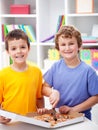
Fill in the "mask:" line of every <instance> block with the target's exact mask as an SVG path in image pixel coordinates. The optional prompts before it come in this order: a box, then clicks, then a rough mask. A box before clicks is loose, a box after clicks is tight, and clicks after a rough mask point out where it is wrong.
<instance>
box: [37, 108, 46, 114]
mask: <svg viewBox="0 0 98 130" xmlns="http://www.w3.org/2000/svg"><path fill="white" fill-rule="evenodd" d="M47 111H48V109H46V108H38V109H37V112H38V114H45V113H47Z"/></svg>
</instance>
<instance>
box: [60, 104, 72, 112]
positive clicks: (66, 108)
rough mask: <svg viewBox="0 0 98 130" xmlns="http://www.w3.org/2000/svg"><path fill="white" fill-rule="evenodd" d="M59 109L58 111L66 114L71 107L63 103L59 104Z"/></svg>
mask: <svg viewBox="0 0 98 130" xmlns="http://www.w3.org/2000/svg"><path fill="white" fill-rule="evenodd" d="M59 111H60V113H65V114H66V113H68V112H70V111H71V107H68V106H66V105H64V106H61V107H60V108H59Z"/></svg>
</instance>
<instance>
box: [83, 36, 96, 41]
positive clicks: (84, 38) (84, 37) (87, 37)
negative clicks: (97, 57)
mask: <svg viewBox="0 0 98 130" xmlns="http://www.w3.org/2000/svg"><path fill="white" fill-rule="evenodd" d="M82 41H83V43H97V42H98V38H97V37H96V36H82Z"/></svg>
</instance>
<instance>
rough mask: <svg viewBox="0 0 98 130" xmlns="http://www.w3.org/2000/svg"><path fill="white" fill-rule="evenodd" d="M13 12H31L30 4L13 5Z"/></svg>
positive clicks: (11, 7) (11, 8)
mask: <svg viewBox="0 0 98 130" xmlns="http://www.w3.org/2000/svg"><path fill="white" fill-rule="evenodd" d="M10 13H11V14H30V5H27V4H26V5H11V6H10Z"/></svg>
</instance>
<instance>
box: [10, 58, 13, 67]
mask: <svg viewBox="0 0 98 130" xmlns="http://www.w3.org/2000/svg"><path fill="white" fill-rule="evenodd" d="M12 63H13V60H12V59H11V57H10V65H11V64H12Z"/></svg>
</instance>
